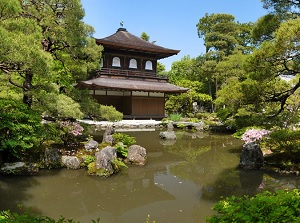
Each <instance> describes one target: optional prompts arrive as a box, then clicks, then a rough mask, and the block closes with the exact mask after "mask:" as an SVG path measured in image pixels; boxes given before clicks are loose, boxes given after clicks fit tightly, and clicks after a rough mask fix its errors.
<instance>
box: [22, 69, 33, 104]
mask: <svg viewBox="0 0 300 223" xmlns="http://www.w3.org/2000/svg"><path fill="white" fill-rule="evenodd" d="M32 78H33V74H32V73H31V72H30V71H26V73H25V80H24V82H23V103H24V104H27V105H28V106H29V107H31V105H32V95H31V92H30V91H31V90H32Z"/></svg>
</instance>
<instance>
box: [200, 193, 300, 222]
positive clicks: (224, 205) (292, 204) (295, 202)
mask: <svg viewBox="0 0 300 223" xmlns="http://www.w3.org/2000/svg"><path fill="white" fill-rule="evenodd" d="M213 209H214V210H216V211H218V214H217V215H213V216H211V217H208V218H207V219H206V220H207V222H210V223H219V222H224V223H226V222H228V223H232V222H238V223H242V222H245V223H246V222H261V223H265V222H299V221H300V192H299V191H298V190H297V189H295V190H292V191H282V190H278V191H277V192H275V193H271V192H268V191H265V192H263V193H261V194H258V195H256V196H255V197H248V196H244V197H240V198H239V197H235V196H232V197H230V198H226V199H224V200H221V201H220V202H219V203H217V204H216V205H214V208H213Z"/></svg>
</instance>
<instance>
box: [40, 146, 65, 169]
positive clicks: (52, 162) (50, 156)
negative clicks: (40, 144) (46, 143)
mask: <svg viewBox="0 0 300 223" xmlns="http://www.w3.org/2000/svg"><path fill="white" fill-rule="evenodd" d="M41 166H42V168H47V169H53V168H60V167H61V155H60V153H59V151H58V149H57V148H55V147H50V148H46V149H45V152H44V156H43V157H42V158H41Z"/></svg>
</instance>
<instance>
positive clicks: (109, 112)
mask: <svg viewBox="0 0 300 223" xmlns="http://www.w3.org/2000/svg"><path fill="white" fill-rule="evenodd" d="M100 114H101V118H102V119H104V120H107V121H112V122H114V121H120V120H122V119H123V114H122V113H121V112H119V111H117V110H116V108H115V107H113V106H106V105H100Z"/></svg>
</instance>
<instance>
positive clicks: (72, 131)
mask: <svg viewBox="0 0 300 223" xmlns="http://www.w3.org/2000/svg"><path fill="white" fill-rule="evenodd" d="M59 125H60V129H61V131H62V134H61V139H62V140H63V141H64V143H65V144H69V143H72V141H75V137H77V136H79V135H81V134H82V132H83V130H84V128H83V127H82V126H81V125H80V124H79V123H77V122H70V121H62V122H60V123H59Z"/></svg>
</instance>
